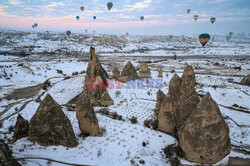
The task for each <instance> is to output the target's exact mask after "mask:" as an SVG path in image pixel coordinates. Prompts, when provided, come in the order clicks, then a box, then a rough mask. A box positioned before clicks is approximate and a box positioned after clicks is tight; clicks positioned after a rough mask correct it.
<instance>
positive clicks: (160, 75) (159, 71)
mask: <svg viewBox="0 0 250 166" xmlns="http://www.w3.org/2000/svg"><path fill="white" fill-rule="evenodd" d="M162 73H163V71H162V69H159V70H158V77H161V78H162Z"/></svg>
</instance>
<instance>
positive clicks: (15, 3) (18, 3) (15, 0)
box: [9, 0, 22, 5]
mask: <svg viewBox="0 0 250 166" xmlns="http://www.w3.org/2000/svg"><path fill="white" fill-rule="evenodd" d="M9 4H10V5H20V4H22V2H20V1H18V0H9Z"/></svg>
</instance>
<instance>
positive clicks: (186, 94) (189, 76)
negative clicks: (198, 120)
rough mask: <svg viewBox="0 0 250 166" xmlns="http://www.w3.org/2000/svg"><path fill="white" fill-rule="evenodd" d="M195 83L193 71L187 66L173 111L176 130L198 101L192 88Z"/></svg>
mask: <svg viewBox="0 0 250 166" xmlns="http://www.w3.org/2000/svg"><path fill="white" fill-rule="evenodd" d="M195 82H196V81H195V74H194V70H193V68H192V66H187V67H186V68H185V69H184V72H183V75H182V77H181V85H180V97H179V98H178V103H177V108H176V110H175V116H176V123H177V128H178V127H180V126H181V125H182V124H183V122H185V121H186V119H187V118H188V116H189V115H190V114H191V113H192V111H193V110H194V109H195V107H196V105H197V104H198V102H199V101H200V100H199V96H198V94H197V93H196V91H195V88H194V87H195Z"/></svg>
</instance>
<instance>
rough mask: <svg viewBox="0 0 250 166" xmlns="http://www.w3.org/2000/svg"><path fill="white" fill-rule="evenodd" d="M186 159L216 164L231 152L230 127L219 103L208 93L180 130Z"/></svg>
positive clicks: (180, 142)
mask: <svg viewBox="0 0 250 166" xmlns="http://www.w3.org/2000/svg"><path fill="white" fill-rule="evenodd" d="M178 133H179V145H180V146H181V148H182V150H183V151H184V153H185V159H187V160H189V161H193V162H199V163H208V164H214V163H216V162H218V161H220V160H222V159H223V158H224V157H225V156H226V155H227V154H229V152H230V146H231V145H230V138H229V128H228V125H227V124H226V122H225V121H224V119H223V117H222V115H221V112H220V110H219V107H218V105H217V103H216V102H215V101H214V100H213V99H212V98H211V96H210V94H209V93H207V94H206V95H205V96H204V97H203V99H202V100H201V101H200V102H199V104H198V105H197V107H196V109H195V110H194V111H193V112H192V114H191V115H190V116H189V118H188V120H187V121H186V122H185V124H184V125H183V126H182V127H181V128H180V130H179V132H178Z"/></svg>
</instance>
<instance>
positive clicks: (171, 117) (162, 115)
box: [158, 74, 181, 135]
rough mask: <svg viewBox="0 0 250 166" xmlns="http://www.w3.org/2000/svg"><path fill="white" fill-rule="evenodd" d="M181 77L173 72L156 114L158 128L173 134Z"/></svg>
mask: <svg viewBox="0 0 250 166" xmlns="http://www.w3.org/2000/svg"><path fill="white" fill-rule="evenodd" d="M180 86H181V78H180V77H179V76H178V75H177V74H175V75H174V76H173V78H172V79H171V80H170V83H169V89H168V93H167V95H166V96H165V97H164V99H163V102H162V104H161V108H160V112H159V114H158V128H159V130H161V131H163V132H165V133H169V134H172V135H175V134H174V132H175V128H176V118H177V117H175V111H176V107H177V102H178V99H179V96H180Z"/></svg>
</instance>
